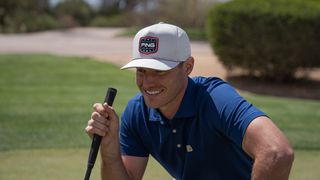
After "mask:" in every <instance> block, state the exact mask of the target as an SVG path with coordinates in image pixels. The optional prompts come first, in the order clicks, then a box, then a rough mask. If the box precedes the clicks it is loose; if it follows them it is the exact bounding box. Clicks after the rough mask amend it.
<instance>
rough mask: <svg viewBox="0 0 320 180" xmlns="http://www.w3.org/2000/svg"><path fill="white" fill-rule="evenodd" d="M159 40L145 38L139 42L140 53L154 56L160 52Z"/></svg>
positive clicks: (150, 37) (149, 37)
mask: <svg viewBox="0 0 320 180" xmlns="http://www.w3.org/2000/svg"><path fill="white" fill-rule="evenodd" d="M158 43H159V39H158V38H157V37H152V36H145V37H141V38H140V41H139V52H140V53H142V54H153V53H156V52H157V51H158Z"/></svg>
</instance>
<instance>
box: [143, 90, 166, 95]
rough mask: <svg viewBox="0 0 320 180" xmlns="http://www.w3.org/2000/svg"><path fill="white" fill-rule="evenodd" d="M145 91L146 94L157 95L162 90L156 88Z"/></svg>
mask: <svg viewBox="0 0 320 180" xmlns="http://www.w3.org/2000/svg"><path fill="white" fill-rule="evenodd" d="M145 92H146V93H147V94H148V95H157V94H160V93H161V92H162V91H161V90H156V91H154V90H153V91H150V90H145Z"/></svg>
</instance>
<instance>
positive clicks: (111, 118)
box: [85, 103, 120, 160]
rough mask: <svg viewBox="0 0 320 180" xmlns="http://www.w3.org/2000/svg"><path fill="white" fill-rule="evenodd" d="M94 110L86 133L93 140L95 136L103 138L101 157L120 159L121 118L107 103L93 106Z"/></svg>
mask: <svg viewBox="0 0 320 180" xmlns="http://www.w3.org/2000/svg"><path fill="white" fill-rule="evenodd" d="M93 110H94V111H93V113H92V114H91V119H90V120H89V121H88V126H87V127H86V128H85V131H86V132H87V134H88V135H89V136H90V137H91V138H92V137H93V134H97V135H99V136H102V140H101V155H102V157H103V160H104V159H106V160H112V159H119V158H120V146H119V118H118V116H117V114H116V113H115V111H114V109H113V108H112V107H111V106H109V105H108V104H107V103H104V104H100V103H96V104H94V105H93ZM104 157H105V158H104Z"/></svg>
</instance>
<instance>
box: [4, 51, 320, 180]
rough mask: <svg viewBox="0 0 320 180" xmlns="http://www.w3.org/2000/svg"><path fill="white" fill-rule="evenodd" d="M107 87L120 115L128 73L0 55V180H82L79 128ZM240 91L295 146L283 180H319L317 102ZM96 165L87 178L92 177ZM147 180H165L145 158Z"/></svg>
mask: <svg viewBox="0 0 320 180" xmlns="http://www.w3.org/2000/svg"><path fill="white" fill-rule="evenodd" d="M107 87H115V88H117V89H118V95H117V97H116V100H115V102H114V107H115V109H116V111H117V112H118V114H121V112H122V111H123V108H124V107H125V105H126V103H127V101H128V99H129V98H130V97H131V96H133V95H134V94H136V92H137V88H136V86H135V80H134V73H133V72H132V71H120V70H119V67H117V66H114V65H111V64H107V63H102V62H97V61H92V60H91V59H88V58H78V57H61V56H52V55H44V54H42V55H41V54H40V55H39V54H38V55H37V54H29V55H26V54H20V55H0V129H1V130H0V142H1V143H0V162H1V163H0V179H6V180H16V179H21V178H23V179H27V180H28V179H50V178H51V179H80V178H82V177H83V174H84V170H85V168H86V162H87V157H88V148H89V146H90V143H91V141H90V139H89V138H88V137H87V135H86V134H85V133H84V128H85V126H86V123H87V120H88V119H89V118H90V114H91V111H92V110H91V109H92V107H91V106H92V104H93V103H95V102H101V101H102V100H103V98H104V95H105V91H106V89H107ZM244 96H245V97H246V98H247V99H248V100H249V101H250V102H252V103H253V104H255V105H256V106H258V107H260V108H261V109H262V110H263V111H265V112H266V113H267V114H268V115H269V116H270V117H271V118H272V119H273V120H274V121H275V123H276V124H277V125H278V126H279V127H280V128H281V129H282V130H283V131H284V132H285V134H286V135H287V136H288V138H289V139H290V142H291V143H292V144H293V145H294V148H295V149H296V150H298V151H296V160H295V164H294V169H293V171H292V176H291V177H292V178H291V179H316V178H317V177H320V175H319V171H318V170H317V166H318V165H317V163H318V162H320V143H319V142H320V131H319V129H320V111H319V109H320V102H319V101H310V100H300V99H286V98H278V97H277V98H276V97H269V96H259V95H252V94H245V93H244ZM97 164H99V163H97ZM97 166H99V165H96V167H95V170H94V174H93V178H92V179H99V168H98V167H97ZM159 169H160V171H159ZM155 178H159V179H171V178H170V177H169V176H168V175H167V173H165V172H164V171H163V169H162V168H160V167H159V164H157V163H156V162H155V161H154V160H153V159H151V160H150V163H149V164H148V169H147V172H146V176H145V179H155Z"/></svg>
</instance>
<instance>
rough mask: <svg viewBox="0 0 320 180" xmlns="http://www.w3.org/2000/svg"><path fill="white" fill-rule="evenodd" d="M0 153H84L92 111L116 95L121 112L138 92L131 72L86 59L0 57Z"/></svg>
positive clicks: (32, 56)
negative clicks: (113, 92)
mask: <svg viewBox="0 0 320 180" xmlns="http://www.w3.org/2000/svg"><path fill="white" fill-rule="evenodd" d="M0 77H1V79H0V99H1V102H0V117H1V120H0V121H1V125H0V126H1V131H0V140H1V144H0V150H9V149H26V148H59V147H63V148H66V147H85V146H87V145H88V139H87V137H86V135H85V133H83V132H84V127H85V125H86V122H87V120H89V118H90V114H91V111H92V105H93V103H95V102H102V101H103V99H104V96H105V92H106V89H107V87H115V88H117V89H118V96H117V97H116V99H115V102H114V107H115V108H116V109H117V112H119V113H120V112H122V110H123V107H124V106H125V104H126V102H127V100H128V99H129V97H130V96H132V95H134V94H135V93H136V92H137V90H136V86H135V83H134V82H135V80H134V76H133V73H132V72H125V71H120V70H119V68H118V67H116V66H113V65H110V64H106V63H102V62H96V61H89V60H88V59H86V58H76V57H56V56H50V55H1V56H0Z"/></svg>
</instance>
